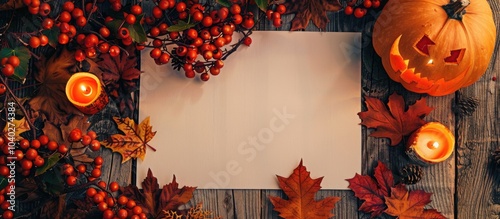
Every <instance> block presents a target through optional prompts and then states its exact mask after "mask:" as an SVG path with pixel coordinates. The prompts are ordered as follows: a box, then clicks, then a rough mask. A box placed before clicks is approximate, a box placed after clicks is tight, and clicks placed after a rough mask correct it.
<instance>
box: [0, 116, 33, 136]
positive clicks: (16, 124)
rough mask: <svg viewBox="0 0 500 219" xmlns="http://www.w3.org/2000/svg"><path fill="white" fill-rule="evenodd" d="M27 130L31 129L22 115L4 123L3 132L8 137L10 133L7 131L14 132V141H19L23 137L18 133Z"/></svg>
mask: <svg viewBox="0 0 500 219" xmlns="http://www.w3.org/2000/svg"><path fill="white" fill-rule="evenodd" d="M29 130H31V128H30V125H29V123H28V121H26V117H23V118H22V119H20V120H17V119H15V120H13V121H12V122H11V123H7V124H5V127H4V129H3V133H4V135H5V136H9V137H10V136H11V135H12V134H9V133H14V141H20V140H22V139H24V138H23V137H21V135H20V134H21V133H23V132H26V131H29Z"/></svg>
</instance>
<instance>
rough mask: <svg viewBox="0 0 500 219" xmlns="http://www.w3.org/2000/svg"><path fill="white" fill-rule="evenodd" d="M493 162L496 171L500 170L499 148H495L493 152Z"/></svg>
mask: <svg viewBox="0 0 500 219" xmlns="http://www.w3.org/2000/svg"><path fill="white" fill-rule="evenodd" d="M492 156H493V162H494V163H495V167H496V170H497V171H500V148H497V149H496V150H495V151H494V152H493V154H492Z"/></svg>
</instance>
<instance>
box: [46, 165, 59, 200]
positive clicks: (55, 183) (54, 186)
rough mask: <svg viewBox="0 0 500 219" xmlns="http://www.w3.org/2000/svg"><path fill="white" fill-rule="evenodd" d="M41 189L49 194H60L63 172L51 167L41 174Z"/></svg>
mask: <svg viewBox="0 0 500 219" xmlns="http://www.w3.org/2000/svg"><path fill="white" fill-rule="evenodd" d="M42 182H43V187H42V188H43V189H44V191H46V192H47V193H49V194H53V195H60V194H61V193H62V192H63V191H64V179H63V174H62V173H61V171H60V170H59V169H57V168H54V169H51V170H50V171H48V172H47V173H46V174H44V175H43V179H42Z"/></svg>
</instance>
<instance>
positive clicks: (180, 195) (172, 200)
mask: <svg viewBox="0 0 500 219" xmlns="http://www.w3.org/2000/svg"><path fill="white" fill-rule="evenodd" d="M178 186H179V184H178V183H177V182H176V181H175V176H174V179H173V180H172V183H169V184H167V185H164V186H163V190H160V186H159V184H158V179H157V178H156V177H154V176H153V173H152V172H151V170H148V175H147V176H146V178H145V179H144V181H142V191H141V190H139V188H137V186H135V185H129V186H127V187H124V188H122V189H121V191H122V193H123V195H125V196H127V197H129V198H130V197H132V198H133V199H134V200H136V202H137V205H139V206H141V207H142V209H143V210H144V212H145V213H146V214H147V215H148V216H149V217H148V218H150V217H152V218H163V216H164V214H165V212H166V211H177V210H178V208H179V206H181V205H183V204H186V203H187V202H189V200H190V199H191V198H192V197H193V192H194V190H195V189H196V187H189V186H183V187H182V188H180V189H179V188H178Z"/></svg>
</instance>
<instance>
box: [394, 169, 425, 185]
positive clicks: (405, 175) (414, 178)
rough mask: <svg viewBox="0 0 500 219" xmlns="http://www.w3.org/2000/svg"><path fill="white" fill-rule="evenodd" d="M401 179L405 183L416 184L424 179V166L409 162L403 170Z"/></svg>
mask: <svg viewBox="0 0 500 219" xmlns="http://www.w3.org/2000/svg"><path fill="white" fill-rule="evenodd" d="M400 173H401V181H402V183H404V184H407V185H411V184H415V183H417V182H418V181H420V180H421V179H422V176H423V175H424V172H423V171H422V167H421V166H419V165H415V164H408V165H406V166H404V167H403V168H402V169H401V171H400Z"/></svg>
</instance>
